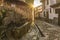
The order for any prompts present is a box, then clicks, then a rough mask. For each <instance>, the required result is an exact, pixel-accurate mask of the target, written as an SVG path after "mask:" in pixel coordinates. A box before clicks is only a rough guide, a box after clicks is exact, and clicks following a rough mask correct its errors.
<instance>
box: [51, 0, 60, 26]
mask: <svg viewBox="0 0 60 40" xmlns="http://www.w3.org/2000/svg"><path fill="white" fill-rule="evenodd" d="M50 6H51V7H52V8H53V9H54V10H55V14H57V20H58V21H57V24H58V25H60V0H56V3H55V4H52V5H50ZM55 18H56V17H55Z"/></svg>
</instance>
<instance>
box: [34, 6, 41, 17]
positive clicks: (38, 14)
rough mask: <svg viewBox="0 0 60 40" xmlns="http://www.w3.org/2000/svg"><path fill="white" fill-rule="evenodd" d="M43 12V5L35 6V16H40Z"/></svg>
mask: <svg viewBox="0 0 60 40" xmlns="http://www.w3.org/2000/svg"><path fill="white" fill-rule="evenodd" d="M41 12H42V5H40V6H37V7H36V8H35V18H40V17H41V14H42V13H41Z"/></svg>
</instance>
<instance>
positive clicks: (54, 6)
mask: <svg viewBox="0 0 60 40" xmlns="http://www.w3.org/2000/svg"><path fill="white" fill-rule="evenodd" d="M59 6H60V3H56V4H53V5H51V6H50V7H52V8H56V7H59Z"/></svg>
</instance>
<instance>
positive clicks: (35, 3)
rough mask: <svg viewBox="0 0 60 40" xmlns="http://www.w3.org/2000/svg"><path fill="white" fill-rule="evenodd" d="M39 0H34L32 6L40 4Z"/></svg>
mask: <svg viewBox="0 0 60 40" xmlns="http://www.w3.org/2000/svg"><path fill="white" fill-rule="evenodd" d="M41 4H42V3H40V0H34V7H37V6H39V5H41Z"/></svg>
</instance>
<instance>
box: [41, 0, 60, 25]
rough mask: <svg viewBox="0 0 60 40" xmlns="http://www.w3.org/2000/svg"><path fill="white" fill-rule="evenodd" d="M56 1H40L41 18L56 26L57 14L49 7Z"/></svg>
mask: <svg viewBox="0 0 60 40" xmlns="http://www.w3.org/2000/svg"><path fill="white" fill-rule="evenodd" d="M58 1H59V0H58ZM58 1H57V0H41V2H42V7H43V12H42V17H43V18H44V19H45V21H47V22H50V23H56V24H58V14H57V13H56V12H55V9H54V8H52V7H50V6H51V5H54V4H56V3H57V2H58Z"/></svg>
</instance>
